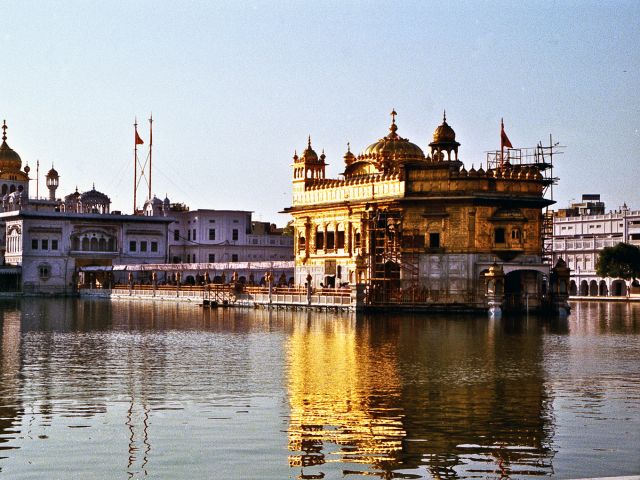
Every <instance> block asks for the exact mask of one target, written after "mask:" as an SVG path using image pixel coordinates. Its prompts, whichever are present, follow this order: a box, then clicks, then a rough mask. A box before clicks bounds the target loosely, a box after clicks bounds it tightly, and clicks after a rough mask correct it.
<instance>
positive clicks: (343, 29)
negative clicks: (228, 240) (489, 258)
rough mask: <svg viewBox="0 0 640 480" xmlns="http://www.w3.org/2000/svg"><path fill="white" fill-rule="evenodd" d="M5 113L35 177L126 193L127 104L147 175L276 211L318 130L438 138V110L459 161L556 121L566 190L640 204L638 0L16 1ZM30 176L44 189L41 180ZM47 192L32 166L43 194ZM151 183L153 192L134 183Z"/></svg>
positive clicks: (8, 38)
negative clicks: (150, 125) (294, 165)
mask: <svg viewBox="0 0 640 480" xmlns="http://www.w3.org/2000/svg"><path fill="white" fill-rule="evenodd" d="M0 8H1V10H0V17H1V19H2V20H1V23H2V27H1V29H0V39H1V40H2V43H1V46H0V48H1V52H2V53H1V55H2V62H1V64H2V74H1V75H0V120H1V119H5V118H6V120H7V123H8V125H9V130H8V136H9V139H8V143H9V145H10V146H11V147H12V148H14V149H15V150H16V151H17V152H18V153H19V154H20V155H21V157H22V160H23V163H24V162H28V163H29V165H30V166H31V167H32V176H34V177H35V164H36V160H38V159H39V160H40V164H41V175H44V173H45V172H46V171H47V170H48V169H49V168H50V166H51V164H52V163H53V164H55V168H56V169H57V170H58V171H59V172H60V174H61V179H60V185H61V187H60V190H59V192H58V194H59V195H66V194H68V193H71V192H72V191H73V190H74V189H75V187H76V186H78V188H79V189H80V191H83V190H88V189H90V188H91V186H92V184H93V183H94V182H95V185H96V188H97V189H98V190H100V191H103V192H104V193H106V194H108V195H109V196H110V197H111V199H112V201H113V205H112V208H113V209H121V210H123V211H126V212H130V211H131V208H132V197H133V194H132V188H133V187H132V183H133V162H132V149H133V145H132V141H133V132H132V130H133V127H132V123H133V120H134V117H135V116H137V117H138V120H139V123H142V125H141V126H140V128H139V131H140V134H141V136H142V137H143V138H144V140H145V141H147V140H148V132H147V124H146V123H145V122H146V119H147V118H148V116H149V113H150V112H153V116H154V120H155V122H154V171H153V190H154V192H155V193H156V194H157V195H158V196H159V197H161V198H163V197H164V196H165V194H168V195H169V197H170V199H171V200H172V201H179V202H185V203H187V204H189V205H190V206H191V208H192V209H194V208H217V209H245V210H252V211H254V212H255V218H257V219H258V218H260V219H262V220H265V221H267V220H269V221H275V222H277V223H278V224H280V225H282V224H284V223H285V222H286V220H287V217H286V216H285V215H278V214H277V212H278V211H280V210H281V209H282V208H284V207H286V206H289V205H290V202H291V183H290V180H291V169H290V164H291V157H292V155H293V152H294V149H297V150H298V152H300V151H301V150H302V149H303V148H304V147H305V144H306V139H307V135H308V134H311V138H312V142H313V146H314V148H315V149H316V150H317V151H318V153H320V151H321V150H322V149H323V148H324V149H325V152H326V154H327V161H328V162H329V163H330V166H329V167H328V176H332V177H333V176H336V175H337V174H338V173H340V172H341V171H342V167H343V164H342V155H343V154H344V152H345V150H346V143H347V142H351V145H352V150H353V151H354V152H355V153H358V152H360V151H361V150H362V149H364V148H365V147H366V146H367V145H368V144H370V143H372V142H374V141H375V140H377V139H378V138H380V137H382V136H384V135H386V133H387V128H388V125H389V120H390V118H389V112H390V111H391V109H392V108H395V109H396V111H397V112H398V117H397V123H398V126H399V130H398V133H399V134H401V135H402V136H404V137H408V138H409V139H411V140H412V141H413V142H415V143H417V144H418V145H420V146H421V147H422V148H423V150H427V149H428V147H427V144H428V143H429V142H430V141H431V136H432V133H433V130H434V129H435V127H436V126H437V125H438V124H439V123H440V121H441V119H442V110H443V109H446V111H447V120H448V122H449V124H450V125H451V126H452V127H453V128H454V129H455V131H456V134H457V139H458V140H459V141H460V142H461V144H462V146H461V147H460V158H461V160H462V161H463V162H464V163H465V165H466V166H467V168H469V167H470V166H471V165H472V164H474V165H475V166H476V168H477V166H478V165H479V164H480V162H482V161H484V158H485V153H484V152H485V151H487V150H492V149H496V148H499V125H500V118H501V117H504V119H505V126H506V131H507V133H508V135H509V137H510V139H511V141H512V143H513V144H514V146H515V147H527V146H534V145H535V144H537V143H538V141H540V140H543V141H544V142H547V141H548V137H549V133H553V135H554V139H555V140H557V141H559V142H560V143H561V144H562V145H566V148H565V149H564V151H565V154H564V155H562V156H561V157H559V158H558V159H557V161H556V169H555V173H556V175H557V176H559V177H560V182H559V185H558V186H557V187H556V188H555V190H554V196H555V199H556V200H557V201H558V205H559V206H561V207H562V206H566V205H567V204H568V202H569V201H570V200H571V199H573V198H575V199H577V198H579V197H580V195H581V194H582V193H601V194H602V196H603V199H604V200H605V201H606V202H607V206H608V208H610V209H613V208H617V207H618V205H620V204H622V202H626V203H627V204H628V205H629V206H631V207H633V208H635V209H640V188H638V178H639V175H638V174H639V167H638V161H639V158H638V157H639V154H640V95H639V92H640V27H639V26H638V25H640V2H639V1H637V0H631V1H595V2H591V1H536V2H533V1H532V2H511V1H504V2H475V1H470V2H452V3H451V4H449V3H448V2H423V1H416V2H388V1H385V2H348V1H335V2H323V1H318V2H281V1H278V2H266V1H265V2H241V1H230V2H205V1H202V2H165V1H157V0H156V1H136V2H131V1H111V2H90V1H65V2H52V1H51V2H49V1H5V2H3V3H2V5H1V7H0ZM31 191H32V192H33V193H35V181H34V182H33V183H32V186H31ZM44 193H45V188H44V181H43V180H41V181H40V194H41V195H43V194H44ZM141 195H142V193H141Z"/></svg>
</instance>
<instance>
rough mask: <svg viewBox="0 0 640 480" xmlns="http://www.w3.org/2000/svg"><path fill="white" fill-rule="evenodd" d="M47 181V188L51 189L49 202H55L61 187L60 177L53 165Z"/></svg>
mask: <svg viewBox="0 0 640 480" xmlns="http://www.w3.org/2000/svg"><path fill="white" fill-rule="evenodd" d="M46 180H47V188H48V189H49V200H55V199H56V190H57V188H58V185H60V175H58V172H57V171H56V169H55V168H53V165H51V170H49V171H48V172H47V176H46Z"/></svg>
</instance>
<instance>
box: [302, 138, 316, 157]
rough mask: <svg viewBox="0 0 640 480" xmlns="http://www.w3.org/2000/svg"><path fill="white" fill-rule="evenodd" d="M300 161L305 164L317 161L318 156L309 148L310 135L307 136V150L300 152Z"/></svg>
mask: <svg viewBox="0 0 640 480" xmlns="http://www.w3.org/2000/svg"><path fill="white" fill-rule="evenodd" d="M300 161H302V162H305V163H309V162H317V161H318V154H317V153H316V152H315V151H314V150H313V148H311V135H309V142H308V143H307V148H305V149H304V152H302V155H301V156H300Z"/></svg>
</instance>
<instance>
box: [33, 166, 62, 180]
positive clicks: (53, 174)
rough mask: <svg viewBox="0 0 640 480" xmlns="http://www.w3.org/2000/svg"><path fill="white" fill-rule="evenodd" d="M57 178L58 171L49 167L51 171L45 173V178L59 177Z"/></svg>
mask: <svg viewBox="0 0 640 480" xmlns="http://www.w3.org/2000/svg"><path fill="white" fill-rule="evenodd" d="M25 168H26V167H25ZM59 176H60V175H58V171H57V170H56V169H55V168H53V167H51V170H49V171H48V172H47V178H53V177H59Z"/></svg>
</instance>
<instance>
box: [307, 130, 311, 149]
mask: <svg viewBox="0 0 640 480" xmlns="http://www.w3.org/2000/svg"><path fill="white" fill-rule="evenodd" d="M307 147H309V149H311V134H309V141H308V142H307Z"/></svg>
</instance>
